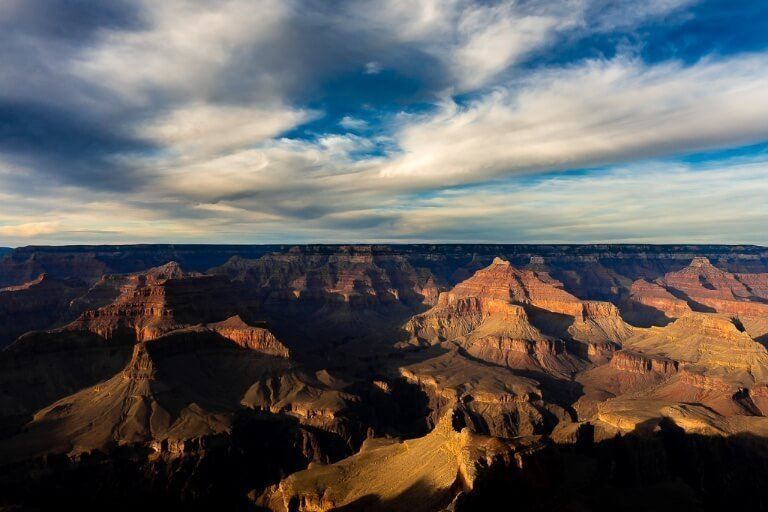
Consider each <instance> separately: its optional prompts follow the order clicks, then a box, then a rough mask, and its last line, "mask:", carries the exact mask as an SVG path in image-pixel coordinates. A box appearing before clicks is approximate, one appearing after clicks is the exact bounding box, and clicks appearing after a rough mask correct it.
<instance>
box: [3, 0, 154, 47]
mask: <svg viewBox="0 0 768 512" xmlns="http://www.w3.org/2000/svg"><path fill="white" fill-rule="evenodd" d="M142 24H143V19H142V13H141V10H140V9H139V8H138V6H137V4H136V2H132V1H129V0H110V1H104V0H4V2H3V5H2V6H0V28H2V33H3V34H4V36H1V37H3V38H8V37H12V36H14V35H19V34H24V35H25V36H27V37H30V36H32V37H40V38H41V39H61V40H67V41H73V42H82V41H85V40H88V39H90V38H91V37H93V35H94V34H95V33H96V32H97V31H98V30H100V29H117V28H122V29H138V28H140V27H141V26H142Z"/></svg>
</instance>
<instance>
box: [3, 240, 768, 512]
mask: <svg viewBox="0 0 768 512" xmlns="http://www.w3.org/2000/svg"><path fill="white" fill-rule="evenodd" d="M174 261H178V263H174ZM182 269H184V270H182ZM0 283H1V285H2V286H3V288H1V289H0V329H1V331H0V336H5V338H4V339H5V340H7V341H9V342H11V343H10V344H9V345H8V346H7V347H5V348H4V349H3V350H1V351H0V508H4V507H9V508H10V509H12V510H13V509H22V510H25V509H41V510H45V509H50V508H52V507H55V506H59V504H60V503H78V504H79V505H80V506H82V508H107V507H114V506H115V505H114V504H115V503H119V504H120V506H124V508H136V507H138V506H146V504H147V503H152V504H153V506H155V505H156V506H167V507H168V508H173V509H190V508H199V509H226V510H229V509H234V510H239V509H251V508H254V507H266V508H267V509H271V510H331V509H335V510H424V511H435V512H437V511H439V510H452V511H455V512H460V511H466V510H470V511H471V510H490V509H493V508H494V507H495V506H496V504H497V503H498V502H499V501H500V500H511V499H514V504H513V505H514V506H515V507H517V508H520V509H521V510H528V509H531V510H555V509H567V506H566V505H568V506H570V507H571V508H573V509H574V510H576V509H579V510H604V509H606V508H613V507H622V506H624V504H625V503H628V502H629V503H630V504H631V505H632V506H634V507H635V508H636V509H638V510H648V509H658V508H664V505H667V504H670V505H673V504H674V505H675V506H678V507H679V508H678V509H681V510H682V509H686V510H687V509H697V508H698V509H700V508H703V507H701V506H700V505H701V504H702V503H711V504H712V507H710V508H711V509H713V510H715V509H722V508H724V507H727V506H730V501H728V500H731V501H733V502H735V501H737V498H738V497H739V496H745V497H747V498H749V499H750V500H751V501H749V503H750V506H751V509H754V510H759V509H761V508H764V503H763V502H762V501H761V494H760V492H759V490H760V489H761V488H763V487H764V485H766V484H768V480H767V479H766V478H765V477H764V476H762V475H764V474H766V472H765V471H764V469H766V467H767V465H768V463H766V461H768V457H765V455H764V453H766V452H768V441H766V439H768V351H767V350H766V348H765V347H764V345H766V344H768V338H767V337H766V336H767V335H766V332H768V315H766V311H768V310H767V309H766V308H768V251H766V250H765V249H763V248H759V247H747V246H745V247H738V246H733V247H730V246H729V247H726V246H648V245H626V246H608V245H596V246H503V245H499V246H482V245H445V246H441V245H432V246H427V245H423V246H422V245H403V246H383V245H382V246H379V245H373V246H299V247H288V246H286V247H280V246H199V247H197V246H158V247H153V246H126V247H124V248H123V247H108V246H105V247H76V248H75V247H70V248H67V247H62V248H40V247H37V248H36V247H31V248H22V249H17V250H13V251H11V252H9V253H7V254H6V255H5V256H3V257H2V260H0ZM26 331H31V332H26ZM14 340H15V341H14ZM713 489H716V491H715V490H713ZM724 497H727V498H724ZM640 498H642V499H640ZM537 507H538V508H537ZM704 508H705V507H704Z"/></svg>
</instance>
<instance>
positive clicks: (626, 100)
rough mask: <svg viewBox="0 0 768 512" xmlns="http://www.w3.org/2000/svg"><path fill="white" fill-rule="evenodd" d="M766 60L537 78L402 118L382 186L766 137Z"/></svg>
mask: <svg viewBox="0 0 768 512" xmlns="http://www.w3.org/2000/svg"><path fill="white" fill-rule="evenodd" d="M766 83H768V55H766V54H755V55H745V56H738V57H734V58H730V59H725V60H711V59H706V60H703V61H700V62H699V63H697V64H695V65H693V66H684V65H682V64H680V63H677V62H667V63H662V64H658V65H652V66H649V65H646V64H644V63H643V62H641V61H640V60H638V59H636V58H624V57H619V58H616V59H613V60H608V61H606V60H593V61H587V62H585V63H583V64H580V65H577V66H571V67H568V68H554V69H544V70H541V71H538V72H536V73H533V74H532V75H531V76H529V77H527V78H524V79H522V80H520V81H518V83H516V84H513V85H510V86H506V87H499V88H497V89H496V90H495V91H493V92H491V93H489V94H487V95H484V96H481V97H480V98H478V99H477V100H473V101H471V102H470V103H469V104H467V105H459V104H457V103H455V102H454V101H451V100H447V101H446V102H445V103H444V104H443V105H442V106H441V108H440V109H439V110H438V111H437V112H436V113H430V114H428V115H425V116H421V117H416V118H413V117H407V118H405V119H404V120H403V125H402V128H401V129H400V130H399V132H398V133H397V134H396V135H395V139H396V141H397V143H398V145H399V147H400V148H401V150H402V152H401V154H400V155H399V156H397V157H395V158H394V159H392V161H390V162H388V163H386V164H385V165H384V166H383V168H382V171H381V172H382V174H383V175H384V176H386V177H392V178H395V177H400V178H403V179H405V178H408V179H410V180H411V181H412V182H423V183H425V184H428V183H433V184H434V183H435V182H441V183H443V184H446V185H450V184H461V183H467V182H474V181H481V180H482V179H490V178H494V177H498V176H502V175H509V174H516V173H528V172H533V171H549V170H557V169H568V168H578V167H584V166H596V165H602V164H606V163H611V162H617V161H625V160H629V159H633V158H649V157H658V156H664V155H669V154H674V153H678V154H679V153H688V152H694V151H698V150H702V149H710V148H719V147H728V146H732V145H742V144H748V143H751V142H757V141H761V140H764V139H767V138H768V125H766V124H765V122H764V119H765V118H766V116H767V115H768V88H766V87H765V84H766Z"/></svg>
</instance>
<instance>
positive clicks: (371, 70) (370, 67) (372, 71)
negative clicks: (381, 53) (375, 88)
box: [365, 60, 382, 75]
mask: <svg viewBox="0 0 768 512" xmlns="http://www.w3.org/2000/svg"><path fill="white" fill-rule="evenodd" d="M381 70H382V66H381V64H380V63H378V62H376V61H375V60H372V61H370V62H366V63H365V74H366V75H378V74H379V73H381Z"/></svg>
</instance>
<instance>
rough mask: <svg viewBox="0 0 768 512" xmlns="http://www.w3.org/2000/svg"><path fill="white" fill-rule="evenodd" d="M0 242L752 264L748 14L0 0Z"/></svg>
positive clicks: (765, 155) (533, 1) (755, 178)
mask: <svg viewBox="0 0 768 512" xmlns="http://www.w3.org/2000/svg"><path fill="white" fill-rule="evenodd" d="M0 62H2V64H0V245H9V246H17V245H27V244H47V243H50V244H63V243H134V242H221V243H273V242H286V243H291V242H369V241H382V242H385V241H392V242H419V241H425V242H427V241H434V242H440V241H445V242H456V241H460V242H470V241H472V242H509V243H514V242H635V241H641V242H722V243H758V244H768V228H766V226H768V201H766V200H765V199H764V198H765V197H768V195H767V193H768V179H766V178H768V151H767V150H766V148H767V147H768V122H766V119H768V4H766V2H764V1H758V0H745V1H739V2H728V1H725V0H716V1H708V0H701V1H696V0H645V1H642V2H641V1H630V0H564V1H553V0H518V1H504V0H474V1H471V0H440V1H438V0H408V1H407V0H376V1H374V0H338V1H333V2H328V1H321V0H228V1H223V2H205V1H194V0H192V1H187V0H185V1H181V0H165V1H163V2H153V1H150V0H146V1H116V0H110V1H100V2H93V1H88V0H69V1H64V0H6V1H5V2H2V3H1V4H0Z"/></svg>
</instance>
